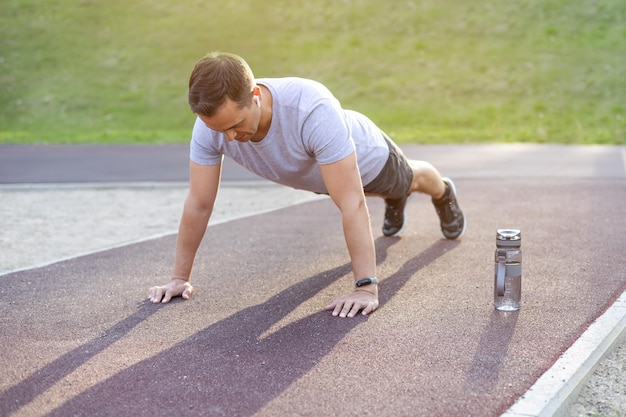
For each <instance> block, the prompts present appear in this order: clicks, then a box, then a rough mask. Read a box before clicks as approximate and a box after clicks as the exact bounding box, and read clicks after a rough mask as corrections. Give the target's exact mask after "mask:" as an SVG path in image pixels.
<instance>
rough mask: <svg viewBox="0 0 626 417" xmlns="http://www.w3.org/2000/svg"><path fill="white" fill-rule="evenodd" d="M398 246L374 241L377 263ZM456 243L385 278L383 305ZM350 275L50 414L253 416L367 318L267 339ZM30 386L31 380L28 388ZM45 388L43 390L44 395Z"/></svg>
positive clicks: (320, 315) (298, 290)
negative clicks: (300, 308)
mask: <svg viewBox="0 0 626 417" xmlns="http://www.w3.org/2000/svg"><path fill="white" fill-rule="evenodd" d="M397 241H399V239H398V238H384V237H381V238H378V239H377V240H376V249H377V263H382V262H384V260H385V259H386V257H387V251H388V249H389V248H390V247H391V246H392V245H393V244H395V243H396V242H397ZM458 243H459V242H458V241H448V240H440V241H437V242H435V243H434V244H433V245H431V246H430V247H429V248H427V249H426V250H424V251H423V252H421V253H419V254H418V255H416V256H415V257H413V258H411V259H409V260H407V261H406V262H405V263H404V264H403V265H402V266H401V267H400V268H399V269H398V270H397V271H396V272H395V273H393V274H392V275H391V276H389V277H387V278H385V279H384V280H382V282H381V284H380V289H379V298H380V306H381V307H382V306H384V304H385V303H386V302H388V301H389V300H390V299H391V298H392V297H393V296H394V295H395V294H396V293H397V292H398V291H399V290H400V289H401V288H402V286H403V285H404V284H405V283H406V282H407V281H408V280H409V279H410V278H411V277H412V276H413V275H414V274H415V273H416V272H417V271H419V270H420V269H421V268H423V267H425V266H426V265H428V264H430V263H431V262H433V261H434V260H436V259H437V258H439V257H440V256H442V255H443V254H444V253H446V252H448V251H449V250H451V249H453V248H455V247H456V246H457V245H458ZM350 271H351V266H350V264H344V265H341V266H338V267H336V268H333V269H330V270H327V271H324V272H323V273H320V274H316V275H314V276H312V277H310V278H307V279H305V280H303V281H300V282H298V283H297V284H295V285H293V286H291V287H289V288H287V289H285V290H283V291H282V292H280V293H278V294H276V295H275V296H274V297H271V298H270V299H268V300H267V301H266V302H264V303H262V304H259V305H255V306H251V307H248V308H245V309H243V310H241V311H239V312H237V313H235V314H233V315H231V316H229V317H227V318H225V319H223V320H221V321H219V322H217V323H215V324H212V325H210V326H208V327H207V328H205V329H203V330H201V331H199V332H197V333H195V334H194V335H192V336H190V337H188V338H187V339H185V340H183V341H182V342H180V343H178V344H177V345H175V346H173V347H171V348H169V349H167V350H164V351H162V352H161V353H159V354H157V355H155V356H153V357H151V358H148V359H146V360H143V361H141V362H139V363H137V364H135V365H133V366H131V367H129V368H127V369H125V370H123V371H121V372H119V373H118V374H116V375H114V376H112V377H110V378H108V379H107V380H105V381H102V382H101V383H99V384H97V385H95V386H94V387H92V388H90V389H89V390H87V391H85V392H83V393H81V394H80V395H78V396H76V397H74V398H72V399H71V400H69V401H67V402H65V403H64V404H62V405H61V406H60V407H58V408H57V409H55V410H53V411H52V412H50V413H49V414H48V416H66V415H75V414H80V415H90V416H99V415H147V414H150V415H179V416H186V415H193V416H195V415H202V416H213V415H227V416H250V415H253V414H254V413H255V412H257V411H258V410H260V409H261V408H262V407H263V406H264V405H265V404H267V403H269V402H270V401H271V400H272V399H274V398H276V397H277V396H279V395H280V394H281V393H282V392H283V391H284V390H285V389H286V388H287V387H289V386H290V385H291V384H292V383H294V382H295V381H297V380H298V379H299V378H301V377H302V376H303V375H305V374H306V373H307V372H308V371H310V370H311V369H312V368H313V367H314V366H315V365H316V364H317V363H319V362H320V361H321V360H322V359H323V358H324V357H325V356H326V355H328V353H329V352H330V351H331V350H332V349H333V348H334V346H335V345H336V344H337V343H338V342H340V341H341V340H342V339H343V338H344V337H345V336H346V335H347V334H348V333H349V332H350V331H351V330H352V329H354V328H355V327H356V326H358V325H360V324H362V323H364V322H366V321H367V320H368V317H367V316H361V315H358V316H357V317H355V318H352V319H340V318H337V317H333V316H331V314H330V312H328V311H319V312H316V313H314V314H311V315H309V316H306V317H304V318H302V319H299V320H297V321H294V322H292V323H289V324H287V325H285V326H284V327H282V328H280V329H278V330H276V331H274V332H272V333H270V334H269V335H264V333H265V332H266V330H267V329H269V328H271V327H272V326H273V325H274V324H276V323H277V322H278V321H279V320H281V319H282V318H283V317H285V316H287V314H289V313H290V312H291V311H292V310H294V309H295V308H296V307H297V306H299V305H300V304H301V303H302V302H304V301H305V300H307V299H309V298H311V297H313V296H315V294H317V293H318V292H320V291H321V290H323V289H324V288H325V287H327V286H328V285H330V284H332V283H333V282H334V281H336V280H338V279H339V278H341V277H344V276H345V275H346V274H348V273H350ZM116 327H117V326H116ZM129 330H130V329H129ZM262 335H264V336H263V338H261V336H262ZM80 351H81V350H77V351H75V353H69V354H67V355H65V356H67V357H68V359H66V360H64V361H63V362H62V363H59V364H57V365H65V366H68V365H69V362H70V361H69V359H70V358H71V357H72V356H73V355H74V354H80ZM82 361H83V362H84V361H85V359H83V360H82ZM70 366H71V367H72V369H75V368H76V366H74V365H70ZM55 369H56V367H51V368H50V369H49V370H51V371H53V372H54V370H55ZM67 373H69V371H68V370H63V371H59V370H56V375H52V376H50V377H49V379H50V380H58V379H60V378H61V377H62V376H63V375H67ZM32 382H33V381H25V382H24V385H25V386H26V385H31V384H32ZM48 386H49V384H48ZM41 388H43V385H41V386H40V388H39V389H38V391H39V392H42V391H41Z"/></svg>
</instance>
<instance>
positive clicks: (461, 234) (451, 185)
mask: <svg viewBox="0 0 626 417" xmlns="http://www.w3.org/2000/svg"><path fill="white" fill-rule="evenodd" d="M442 180H444V181H445V182H447V183H448V185H449V186H450V188H452V192H453V193H454V198H455V199H456V197H457V194H456V186H455V185H454V182H453V181H452V180H451V179H450V178H448V177H443V178H442ZM465 229H467V218H466V217H465V213H463V229H461V233H460V234H459V235H458V236H456V237H447V236H446V235H443V236H444V237H445V238H446V239H450V240H452V239H458V238H460V237H461V236H463V235H464V234H465Z"/></svg>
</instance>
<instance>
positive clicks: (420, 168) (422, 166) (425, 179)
mask: <svg viewBox="0 0 626 417" xmlns="http://www.w3.org/2000/svg"><path fill="white" fill-rule="evenodd" d="M407 161H408V163H409V166H410V167H411V169H412V170H413V180H412V181H411V186H410V188H409V194H410V193H413V192H418V193H424V194H428V195H429V196H431V197H432V198H434V199H439V198H441V197H443V194H444V192H445V191H446V185H445V183H444V182H443V179H442V178H441V175H439V171H437V169H436V168H435V167H434V166H432V165H431V164H430V163H428V162H426V161H416V160H413V159H408V160H407Z"/></svg>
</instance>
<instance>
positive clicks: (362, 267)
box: [320, 152, 378, 317]
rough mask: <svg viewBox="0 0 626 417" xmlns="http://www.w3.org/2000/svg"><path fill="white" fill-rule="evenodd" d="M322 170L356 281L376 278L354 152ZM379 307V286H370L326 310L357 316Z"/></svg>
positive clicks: (342, 314)
mask: <svg viewBox="0 0 626 417" xmlns="http://www.w3.org/2000/svg"><path fill="white" fill-rule="evenodd" d="M320 170H321V172H322V177H323V178H324V183H325V184H326V188H327V190H328V193H329V194H330V196H331V198H332V199H333V201H334V202H335V204H336V205H337V207H339V210H340V211H341V219H342V224H343V233H344V236H345V239H346V245H347V247H348V252H349V254H350V260H351V261H352V272H353V274H354V279H355V282H356V281H358V280H360V279H363V278H371V277H375V276H376V250H375V248H374V239H373V237H372V227H371V224H370V218H369V212H368V210H367V205H366V203H365V195H364V193H363V185H362V183H361V176H360V173H359V168H358V165H357V160H356V153H354V152H353V153H352V154H351V155H349V156H348V157H346V158H344V159H342V160H341V161H338V162H334V163H332V164H327V165H321V166H320ZM377 308H378V286H377V285H376V284H369V285H366V286H362V287H359V288H355V289H354V291H353V292H352V293H351V294H348V295H345V296H343V297H340V298H338V299H336V300H335V301H333V302H332V303H331V304H330V305H328V306H327V307H326V309H327V310H332V311H333V315H334V316H340V317H354V316H355V315H356V314H357V313H358V312H359V311H362V314H363V315H367V314H369V313H371V312H372V311H374V310H376V309H377Z"/></svg>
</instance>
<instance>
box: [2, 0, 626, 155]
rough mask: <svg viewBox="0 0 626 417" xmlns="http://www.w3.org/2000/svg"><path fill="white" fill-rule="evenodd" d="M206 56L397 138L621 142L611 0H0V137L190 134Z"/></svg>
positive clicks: (618, 41)
mask: <svg viewBox="0 0 626 417" xmlns="http://www.w3.org/2000/svg"><path fill="white" fill-rule="evenodd" d="M211 50H222V51H228V52H234V53H237V54H240V55H242V56H243V57H244V58H246V59H247V60H248V62H249V63H250V65H251V67H252V69H253V70H254V72H255V75H256V76H258V77H280V76H291V75H295V76H302V77H308V78H314V79H317V80H319V81H321V82H323V83H324V84H326V85H327V86H328V87H329V88H330V89H331V90H332V91H333V92H334V93H335V95H336V96H337V97H338V98H339V99H340V100H341V101H342V103H343V105H344V107H346V108H352V109H355V110H360V111H362V112H364V113H365V114H367V115H368V116H370V117H371V118H372V119H373V120H374V121H376V122H377V123H378V124H379V125H380V126H381V127H382V128H383V129H384V130H386V131H387V132H388V133H389V134H390V135H392V136H393V137H394V138H395V139H396V140H398V141H399V142H404V143H409V142H412V143H431V142H456V143H459V142H486V141H488V142H513V141H515V142H520V141H522V142H563V143H613V144H626V2H625V1H624V0H578V1H575V2H574V1H566V0H515V1H513V0H499V1H486V0H473V1H466V0H438V1H436V0H414V1H410V0H388V1H381V0H317V1H307V2H304V1H298V0H295V1H294V0H291V1H288V0H265V1H258V0H220V1H216V0H205V1H186V0H161V1H159V0H156V1H154V0H152V1H147V0H132V1H128V0H124V1H121V0H107V1H98V0H55V1H48V0H2V1H1V2H0V142H4V143H36V142H40V143H80V142H89V143H107V142H111V143H113V142H115V143H131V142H159V143H161V142H162V143H168V142H169V143H172V142H187V141H188V140H189V136H190V133H191V126H192V124H193V121H194V115H193V114H191V112H190V111H189V108H188V106H187V103H186V94H187V80H188V77H189V73H190V71H191V68H192V67H193V64H194V63H195V62H196V61H197V60H198V59H199V58H200V57H201V56H202V55H204V54H205V53H206V52H208V51H211Z"/></svg>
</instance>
